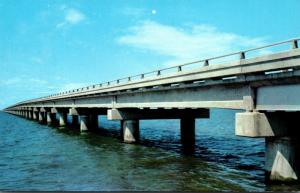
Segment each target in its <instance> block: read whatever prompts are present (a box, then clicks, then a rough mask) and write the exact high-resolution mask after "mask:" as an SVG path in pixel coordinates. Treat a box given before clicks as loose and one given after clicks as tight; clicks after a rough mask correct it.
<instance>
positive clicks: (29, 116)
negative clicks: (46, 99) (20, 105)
mask: <svg viewBox="0 0 300 193" xmlns="http://www.w3.org/2000/svg"><path fill="white" fill-rule="evenodd" d="M28 119H32V111H28Z"/></svg>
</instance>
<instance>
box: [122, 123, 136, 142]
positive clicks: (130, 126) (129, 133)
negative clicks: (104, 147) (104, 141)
mask: <svg viewBox="0 0 300 193" xmlns="http://www.w3.org/2000/svg"><path fill="white" fill-rule="evenodd" d="M121 123H122V131H123V140H124V142H125V143H135V142H138V141H139V136H140V128H139V120H123V121H121Z"/></svg>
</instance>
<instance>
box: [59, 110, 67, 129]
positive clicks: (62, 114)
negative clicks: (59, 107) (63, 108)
mask: <svg viewBox="0 0 300 193" xmlns="http://www.w3.org/2000/svg"><path fill="white" fill-rule="evenodd" d="M58 117H59V126H61V127H64V126H66V125H67V113H65V112H58Z"/></svg>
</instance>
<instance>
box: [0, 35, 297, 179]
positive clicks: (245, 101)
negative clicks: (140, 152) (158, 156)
mask: <svg viewBox="0 0 300 193" xmlns="http://www.w3.org/2000/svg"><path fill="white" fill-rule="evenodd" d="M298 41H299V38H297V39H292V40H287V41H284V42H279V43H275V44H271V45H266V46H263V47H259V48H254V49H249V50H244V51H240V52H236V53H232V54H228V55H224V56H219V57H214V58H208V59H204V60H200V61H195V62H191V63H186V64H182V65H178V66H175V67H169V68H165V69H160V70H156V71H152V72H149V73H143V74H139V75H135V76H130V77H126V78H122V79H117V80H114V81H108V82H105V83H101V84H96V85H91V86H88V87H84V88H79V89H75V90H69V91H65V92H62V93H58V94H53V95H50V96H46V97H41V98H37V99H32V100H27V101H23V102H20V103H17V104H15V105H12V106H10V107H7V108H6V109H4V111H5V112H8V113H11V114H15V115H19V116H23V117H26V118H28V119H33V120H38V121H39V122H40V123H48V124H59V125H60V126H64V125H66V124H67V114H69V115H71V116H72V122H73V124H79V125H80V130H81V131H82V132H85V131H89V130H92V129H93V128H97V127H98V118H97V116H98V115H107V118H108V120H119V121H121V127H122V128H121V129H120V130H121V133H122V136H123V140H124V142H127V143H134V142H138V141H139V120H143V119H180V124H181V126H180V127H181V142H182V143H183V145H184V146H186V147H193V145H194V144H195V119H196V118H203V119H204V118H209V109H210V108H223V109H240V110H243V112H239V113H236V118H235V133H236V135H238V136H244V137H263V138H265V141H266V153H265V158H266V159H265V169H266V171H267V172H266V174H267V179H268V180H272V181H278V180H279V181H282V180H292V181H299V178H300V154H299V152H300V145H299V139H300V129H299V123H298V120H297V119H298V118H299V117H300V113H299V111H300V49H298ZM280 45H291V49H288V50H284V51H281V52H276V53H269V54H265V55H260V56H256V57H248V54H249V55H250V54H251V52H255V51H259V50H262V49H268V48H271V47H275V46H280ZM232 56H238V58H239V59H238V60H235V61H231V62H224V63H222V64H218V65H212V64H213V62H214V61H216V60H218V59H223V58H226V57H232ZM56 115H58V117H59V120H58V122H57V120H56ZM78 117H79V118H80V119H78ZM78 120H80V123H78ZM224 143H226V142H224ZM233 148H234V147H233Z"/></svg>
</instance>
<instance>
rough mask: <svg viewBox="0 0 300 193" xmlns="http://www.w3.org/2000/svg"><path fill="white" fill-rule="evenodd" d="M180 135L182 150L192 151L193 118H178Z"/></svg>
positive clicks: (193, 138)
mask: <svg viewBox="0 0 300 193" xmlns="http://www.w3.org/2000/svg"><path fill="white" fill-rule="evenodd" d="M180 135H181V143H182V147H183V150H184V152H186V153H193V152H194V150H195V118H194V117H183V118H181V119H180Z"/></svg>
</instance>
